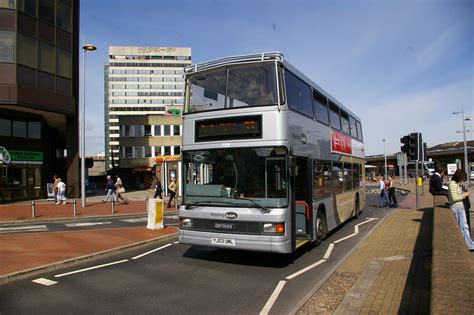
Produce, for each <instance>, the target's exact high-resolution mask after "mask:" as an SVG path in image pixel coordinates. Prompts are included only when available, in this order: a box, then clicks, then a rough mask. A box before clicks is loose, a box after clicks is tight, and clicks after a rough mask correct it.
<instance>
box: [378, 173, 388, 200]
mask: <svg viewBox="0 0 474 315" xmlns="http://www.w3.org/2000/svg"><path fill="white" fill-rule="evenodd" d="M379 188H380V194H379V205H378V206H377V207H378V208H382V207H384V206H385V203H387V205H388V195H387V191H386V190H385V181H384V177H383V175H380V177H379Z"/></svg>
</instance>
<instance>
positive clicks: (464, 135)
mask: <svg viewBox="0 0 474 315" xmlns="http://www.w3.org/2000/svg"><path fill="white" fill-rule="evenodd" d="M453 114H454V115H457V114H461V115H462V136H463V141H464V171H466V172H467V180H468V183H469V186H470V185H471V175H470V170H469V169H468V168H469V164H468V160H467V141H466V120H471V117H467V118H465V117H464V105H462V106H461V110H460V111H459V112H453Z"/></svg>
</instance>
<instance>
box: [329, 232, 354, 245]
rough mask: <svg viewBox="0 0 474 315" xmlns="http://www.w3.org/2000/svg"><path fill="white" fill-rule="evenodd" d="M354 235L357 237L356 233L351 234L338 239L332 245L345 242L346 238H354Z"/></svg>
mask: <svg viewBox="0 0 474 315" xmlns="http://www.w3.org/2000/svg"><path fill="white" fill-rule="evenodd" d="M356 235H357V233H353V234H351V235H347V236H346V237H343V238H340V239H338V240H337V241H334V242H333V243H334V244H337V243H340V242H342V241H345V240H347V239H348V238H351V237H354V236H356Z"/></svg>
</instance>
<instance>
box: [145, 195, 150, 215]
mask: <svg viewBox="0 0 474 315" xmlns="http://www.w3.org/2000/svg"><path fill="white" fill-rule="evenodd" d="M148 199H149V198H148V196H145V211H146V212H148Z"/></svg>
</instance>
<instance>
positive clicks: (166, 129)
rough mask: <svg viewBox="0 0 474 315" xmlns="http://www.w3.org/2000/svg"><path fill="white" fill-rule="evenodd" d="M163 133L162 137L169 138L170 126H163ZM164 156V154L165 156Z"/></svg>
mask: <svg viewBox="0 0 474 315" xmlns="http://www.w3.org/2000/svg"><path fill="white" fill-rule="evenodd" d="M164 127H165V131H164V133H163V135H164V136H169V135H170V131H171V128H170V127H171V126H170V125H165V126H164ZM165 155H166V154H165Z"/></svg>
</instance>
